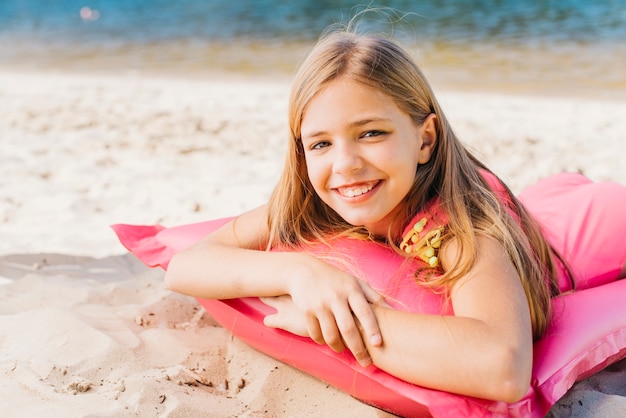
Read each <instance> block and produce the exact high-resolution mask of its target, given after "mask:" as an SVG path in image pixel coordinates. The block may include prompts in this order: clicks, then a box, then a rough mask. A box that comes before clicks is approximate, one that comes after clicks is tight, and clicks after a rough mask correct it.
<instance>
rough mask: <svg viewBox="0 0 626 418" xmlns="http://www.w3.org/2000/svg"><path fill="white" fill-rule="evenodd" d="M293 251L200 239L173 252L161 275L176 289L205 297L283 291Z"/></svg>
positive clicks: (168, 284)
mask: <svg viewBox="0 0 626 418" xmlns="http://www.w3.org/2000/svg"><path fill="white" fill-rule="evenodd" d="M297 258H298V254H297V253H274V252H267V251H258V250H250V249H243V248H236V247H231V246H227V245H222V244H219V243H211V242H202V243H200V244H197V245H195V246H193V247H191V248H189V249H187V250H185V251H182V252H180V253H178V254H177V255H175V256H174V257H173V258H172V260H171V261H170V264H169V266H168V270H167V273H166V275H165V283H166V286H167V287H168V288H169V289H171V290H173V291H176V292H179V293H183V294H187V295H190V296H196V297H202V298H207V299H231V298H237V297H248V296H279V295H283V294H286V293H287V281H288V277H289V267H288V266H290V265H291V266H293V265H294V263H297Z"/></svg>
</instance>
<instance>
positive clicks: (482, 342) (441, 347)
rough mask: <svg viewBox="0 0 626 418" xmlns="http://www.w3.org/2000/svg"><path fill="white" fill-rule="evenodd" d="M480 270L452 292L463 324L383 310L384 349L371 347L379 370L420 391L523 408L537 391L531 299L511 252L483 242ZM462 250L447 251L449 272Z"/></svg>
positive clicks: (444, 260) (493, 242) (445, 261)
mask: <svg viewBox="0 0 626 418" xmlns="http://www.w3.org/2000/svg"><path fill="white" fill-rule="evenodd" d="M478 244H479V247H478V254H477V260H476V264H475V265H474V267H473V268H472V269H471V271H470V272H469V273H468V274H467V276H465V277H463V278H462V279H461V280H460V281H459V282H458V283H457V284H456V285H455V286H454V287H453V289H452V294H451V298H452V305H453V308H454V313H455V316H434V315H418V314H411V313H407V312H400V311H395V310H391V309H386V308H382V307H375V312H376V316H377V319H378V323H379V326H380V329H381V331H382V335H383V341H384V345H382V346H381V347H373V346H368V350H369V352H370V355H371V356H372V359H373V361H374V364H375V365H376V366H378V367H379V368H381V369H383V370H385V371H387V372H389V373H390V374H393V375H395V376H397V377H399V378H401V379H404V380H407V381H409V382H412V383H416V384H418V385H422V386H426V387H430V388H433V389H439V390H444V391H448V392H454V393H459V394H463V395H469V396H475V397H479V398H485V399H494V400H502V401H505V402H515V401H517V400H519V399H520V398H522V397H523V396H524V395H525V394H526V392H527V390H528V388H529V386H530V377H531V371H532V355H533V352H532V344H533V341H532V331H531V329H532V327H531V322H530V312H529V307H528V302H527V299H526V295H525V293H524V290H523V288H522V286H521V283H520V279H519V277H518V274H517V272H516V270H515V268H514V267H513V264H512V263H511V261H510V259H509V258H508V256H507V255H506V252H505V250H504V248H503V247H502V246H501V245H500V244H499V243H498V242H497V241H496V240H494V239H491V238H486V237H479V238H478ZM457 251H458V247H457V246H456V244H455V242H450V243H448V244H447V245H446V246H445V247H443V248H442V249H441V251H440V257H441V261H442V266H443V268H444V269H445V268H446V267H447V266H449V265H450V264H451V263H453V262H454V261H455V259H456V256H457Z"/></svg>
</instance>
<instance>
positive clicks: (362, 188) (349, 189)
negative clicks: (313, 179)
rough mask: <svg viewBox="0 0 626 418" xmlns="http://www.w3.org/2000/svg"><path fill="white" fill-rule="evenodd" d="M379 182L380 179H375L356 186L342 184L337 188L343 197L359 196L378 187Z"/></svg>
mask: <svg viewBox="0 0 626 418" xmlns="http://www.w3.org/2000/svg"><path fill="white" fill-rule="evenodd" d="M378 183H379V182H378V181H373V182H370V183H363V184H359V185H354V186H342V187H337V189H336V190H337V191H338V192H339V194H340V195H342V196H343V197H359V196H362V195H364V194H366V193H369V192H370V191H372V189H373V188H374V187H376V186H377V185H378Z"/></svg>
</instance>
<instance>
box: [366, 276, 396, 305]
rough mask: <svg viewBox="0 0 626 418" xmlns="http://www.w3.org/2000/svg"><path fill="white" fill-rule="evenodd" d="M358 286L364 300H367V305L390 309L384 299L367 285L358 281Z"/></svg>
mask: <svg viewBox="0 0 626 418" xmlns="http://www.w3.org/2000/svg"><path fill="white" fill-rule="evenodd" d="M359 285H360V286H361V290H362V291H363V294H364V295H365V299H367V301H368V302H369V303H371V304H374V305H378V306H382V307H384V308H391V305H389V304H388V303H387V301H386V300H385V298H384V297H383V296H382V295H381V294H380V293H378V292H377V291H375V290H374V289H372V287H371V286H370V285H369V284H367V283H365V282H364V281H359Z"/></svg>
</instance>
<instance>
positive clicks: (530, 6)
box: [0, 0, 626, 43]
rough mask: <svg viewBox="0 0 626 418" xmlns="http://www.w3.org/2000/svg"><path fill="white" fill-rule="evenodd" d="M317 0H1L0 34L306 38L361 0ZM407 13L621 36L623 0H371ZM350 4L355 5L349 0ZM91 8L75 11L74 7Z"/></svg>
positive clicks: (444, 33) (423, 21)
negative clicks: (84, 13)
mask: <svg viewBox="0 0 626 418" xmlns="http://www.w3.org/2000/svg"><path fill="white" fill-rule="evenodd" d="M358 4H359V3H358V2H355V1H346V0H343V1H342V0H338V1H328V0H327V1H324V0H298V1H294V0H256V1H251V0H229V1H223V0H2V1H1V2H0V34H2V37H3V38H5V39H7V35H10V36H13V37H18V38H25V39H31V40H37V39H38V40H48V41H76V42H78V41H80V42H101V43H107V42H131V43H135V42H137V43H142V42H155V41H156V42H158V41H163V40H172V39H204V40H206V39H211V40H229V39H237V38H245V37H256V38H264V39H274V40H281V39H282V40H293V39H302V40H310V39H314V38H315V37H316V36H317V35H318V34H319V32H320V31H321V30H323V29H324V28H325V27H326V26H327V25H328V24H331V23H334V22H337V21H341V20H344V21H345V19H346V17H347V16H350V15H351V14H352V13H353V12H354V11H355V10H360V9H362V8H363V7H362V6H358ZM373 4H374V5H375V6H387V7H391V8H393V9H396V10H398V11H402V12H410V13H414V15H409V16H408V17H407V22H408V23H409V24H410V25H411V26H412V27H413V30H414V31H415V33H416V34H417V36H418V37H419V38H426V39H443V40H451V41H454V40H468V39H470V40H474V41H485V40H493V39H494V38H495V39H499V40H542V41H559V40H566V41H579V42H605V41H612V40H619V41H623V40H624V38H625V37H626V0H612V1H611V0H608V1H606V0H605V1H589V0H544V1H541V0H538V1H523V0H521V1H516V0H421V1H407V0H405V1H402V0H396V1H379V2H376V3H373ZM355 5H356V6H355ZM83 7H89V8H90V9H91V10H95V11H97V13H98V15H97V19H95V20H94V19H91V20H90V19H82V18H81V16H80V10H81V8H83Z"/></svg>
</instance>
